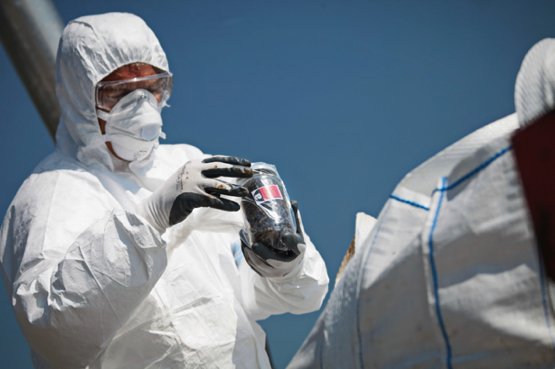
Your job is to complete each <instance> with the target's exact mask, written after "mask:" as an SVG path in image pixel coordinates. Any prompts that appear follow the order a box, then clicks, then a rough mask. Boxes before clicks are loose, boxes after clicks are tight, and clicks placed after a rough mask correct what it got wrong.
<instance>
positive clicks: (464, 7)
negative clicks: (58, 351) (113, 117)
mask: <svg viewBox="0 0 555 369" xmlns="http://www.w3.org/2000/svg"><path fill="white" fill-rule="evenodd" d="M54 3H55V5H56V6H57V7H58V10H59V12H60V14H61V17H62V19H63V20H64V22H67V21H68V20H70V19H73V18H76V17H78V16H81V15H85V14H92V13H101V12H107V11H129V12H133V13H136V14H138V15H140V16H142V17H143V18H144V19H145V20H146V21H147V23H148V24H149V25H150V26H151V28H152V29H153V30H154V31H155V32H156V33H157V35H158V37H159V39H160V40H161V42H162V45H163V46H164V48H165V50H166V53H167V55H168V58H169V61H170V68H171V70H172V72H173V73H174V76H175V80H174V94H173V97H172V99H171V100H170V104H171V105H172V107H171V108H170V109H167V110H166V111H165V113H164V122H165V131H166V133H167V134H168V140H167V142H169V143H176V142H186V143H191V144H193V145H196V146H198V147H200V148H201V149H202V150H203V151H205V152H208V153H214V154H232V155H239V156H243V157H246V158H249V159H251V160H253V161H266V162H272V163H274V164H276V165H277V167H278V169H279V170H280V172H281V175H282V177H283V178H284V180H285V182H286V184H287V186H288V190H289V194H290V195H291V197H292V198H295V199H297V200H298V201H299V204H300V208H301V211H302V214H303V218H304V223H305V227H306V229H307V232H308V233H309V234H310V235H311V238H312V240H313V241H314V243H315V244H316V246H317V247H318V249H319V250H320V252H321V254H322V256H323V257H324V259H325V261H326V263H327V266H328V271H329V274H330V277H331V279H332V281H331V284H330V286H333V280H334V279H335V273H336V271H337V268H338V266H339V264H340V262H341V259H342V256H343V254H344V252H345V250H346V248H347V246H348V244H349V242H350V240H351V238H352V236H353V231H354V219H355V214H356V212H357V211H365V212H367V213H369V214H372V215H377V214H378V213H379V211H380V208H381V207H382V205H383V203H384V202H385V200H386V198H387V196H388V194H389V193H390V191H391V190H392V189H393V187H394V186H395V184H396V183H397V181H398V180H399V179H400V178H401V177H402V176H403V175H404V174H405V173H406V172H407V171H408V170H410V169H411V168H413V167H414V166H415V165H417V164H418V163H420V162H422V161H423V160H425V159H426V158H427V157H429V156H430V155H432V154H433V153H435V152H437V151H438V150H439V149H441V148H442V147H444V146H446V145H448V144H449V143H451V142H453V141H455V140H457V139H459V138H461V137H462V136H464V135H465V134H467V133H470V132H471V131H473V130H474V129H476V128H478V127H480V126H482V125H484V124H485V123H488V122H490V121H492V120H494V119H497V118H499V117H502V116H504V115H507V114H510V113H512V112H513V110H514V107H513V86H514V81H515V76H516V73H517V71H518V68H519V66H520V62H521V60H522V58H523V56H524V54H525V53H526V51H527V50H528V49H529V48H530V47H531V46H532V45H533V44H534V43H535V42H536V41H538V40H539V39H541V38H544V37H549V36H554V37H555V21H554V19H555V2H553V1H524V0H521V1H509V0H499V1H497V0H496V1H492V0H466V1H452V0H442V1H439V0H438V1H425V0H420V1H419V0H416V1H415V0H405V1H399V0H391V1H385V0H366V1H352V0H335V1H326V0H321V1H311V0H302V1H299V0H287V1H279V2H278V1H274V2H270V1H261V0H242V1H238V0H237V1H230V0H218V1H216V0H188V1H173V2H170V1H166V2H160V1H153V0H142V1H137V0H126V1H123V0H110V1H107V0H98V1H87V2H85V1H79V2H78V1H69V0H66V1H61V0H57V1H54ZM161 4H163V5H161ZM0 80H1V81H2V87H1V88H0V101H1V102H0V117H1V118H0V121H1V124H0V133H1V135H0V137H2V139H3V142H2V145H0V157H1V158H2V159H0V165H1V169H2V173H3V174H2V176H1V178H2V180H1V181H0V193H1V194H2V196H1V197H0V210H1V212H2V213H4V212H5V211H6V209H7V207H8V205H9V203H10V201H11V199H12V198H13V196H14V195H15V193H16V191H17V188H18V187H19V185H20V184H21V182H22V181H23V180H24V179H25V177H26V176H27V175H28V174H29V173H30V172H31V170H32V169H33V167H34V166H35V165H36V164H37V163H38V162H39V161H40V160H41V159H42V158H43V157H44V156H46V155H47V154H48V153H49V152H50V151H51V150H52V149H53V144H52V142H51V140H50V138H49V136H48V134H47V131H46V129H45V128H44V127H43V125H42V123H41V121H40V118H39V116H38V114H37V112H36V110H35V109H34V107H33V105H32V103H31V101H30V99H29V97H28V95H27V93H26V91H25V90H24V88H23V86H22V84H21V82H20V81H19V79H18V77H17V75H16V73H15V71H14V69H13V67H12V65H11V62H10V60H9V59H8V57H7V55H6V54H5V52H4V50H3V49H1V50H0ZM0 292H1V293H2V294H3V295H4V297H3V298H0V316H1V317H2V322H3V326H2V329H1V330H0V356H1V357H2V358H3V359H2V364H1V365H0V366H1V367H3V368H22V369H28V368H31V363H30V359H29V357H28V354H27V352H28V349H27V347H26V344H25V341H24V339H23V337H22V335H21V333H20V331H19V328H18V327H17V325H16V323H15V318H14V316H13V312H12V311H11V308H10V305H9V300H8V298H7V297H6V296H5V293H4V292H3V291H0ZM316 317H317V314H316V313H314V314H309V315H305V316H293V315H285V316H279V317H273V318H270V319H269V320H268V321H266V322H264V323H263V326H264V327H265V328H266V330H267V332H268V335H269V340H270V346H271V350H272V353H273V355H274V361H275V363H276V367H277V368H283V367H285V365H286V364H287V363H288V362H289V360H290V358H291V357H292V355H293V354H294V352H295V351H296V349H297V348H298V347H299V346H300V344H301V342H302V341H303V339H304V337H305V336H306V335H307V333H308V331H309V330H310V327H311V326H312V324H313V323H314V320H315V319H316ZM84 334H86V332H84Z"/></svg>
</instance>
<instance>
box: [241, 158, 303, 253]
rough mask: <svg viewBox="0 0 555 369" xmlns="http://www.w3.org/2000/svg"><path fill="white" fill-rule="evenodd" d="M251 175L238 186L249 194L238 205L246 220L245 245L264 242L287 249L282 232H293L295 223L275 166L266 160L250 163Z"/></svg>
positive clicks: (279, 248) (287, 197)
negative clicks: (265, 161)
mask: <svg viewBox="0 0 555 369" xmlns="http://www.w3.org/2000/svg"><path fill="white" fill-rule="evenodd" d="M252 169H253V172H254V174H253V176H252V177H251V178H248V179H245V180H244V182H241V183H240V185H241V186H243V187H245V188H246V189H247V190H248V191H249V194H248V195H247V196H246V197H244V198H243V200H242V201H241V205H242V208H243V215H244V219H245V231H246V232H242V236H243V237H246V238H247V239H246V240H244V241H245V242H246V243H247V245H253V244H254V243H257V242H259V243H263V244H265V245H271V246H272V247H273V248H276V249H278V250H282V251H287V250H288V247H287V246H286V245H285V244H284V243H283V242H282V240H281V237H280V236H281V235H282V234H284V233H285V232H286V233H293V234H294V233H296V229H297V224H296V221H295V217H294V215H293V210H292V208H291V202H290V201H289V196H288V195H287V191H286V189H285V186H284V184H283V181H282V180H281V178H280V176H279V174H278V172H277V169H276V167H275V166H273V165H271V164H266V163H261V162H259V163H253V164H252Z"/></svg>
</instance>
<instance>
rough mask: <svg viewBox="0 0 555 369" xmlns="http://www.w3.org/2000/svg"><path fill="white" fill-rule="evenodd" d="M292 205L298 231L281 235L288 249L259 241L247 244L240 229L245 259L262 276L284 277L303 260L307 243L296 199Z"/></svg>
mask: <svg viewBox="0 0 555 369" xmlns="http://www.w3.org/2000/svg"><path fill="white" fill-rule="evenodd" d="M291 207H292V208H293V213H294V214H295V220H296V223H297V233H291V232H283V233H282V234H281V235H280V242H281V244H282V245H286V246H287V251H283V250H282V249H277V248H276V247H274V245H266V244H263V243H259V242H256V243H254V244H253V245H251V246H249V245H247V244H246V241H245V240H247V237H245V235H244V231H243V230H241V231H240V235H241V237H240V238H241V249H242V251H243V255H244V256H245V260H246V261H247V263H248V264H249V265H250V266H251V268H252V269H254V271H255V272H257V273H258V274H260V275H261V276H262V277H270V278H273V277H283V276H285V275H287V274H289V273H290V272H291V271H292V270H293V269H294V268H295V267H296V266H297V265H299V263H301V261H302V255H303V254H304V250H305V249H306V245H305V243H304V237H303V233H302V229H301V221H300V217H299V207H298V204H297V202H296V201H291Z"/></svg>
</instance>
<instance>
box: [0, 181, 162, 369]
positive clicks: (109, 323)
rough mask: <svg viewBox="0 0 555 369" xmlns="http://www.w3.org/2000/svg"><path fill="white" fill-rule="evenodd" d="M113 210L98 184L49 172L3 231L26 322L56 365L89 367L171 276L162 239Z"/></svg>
mask: <svg viewBox="0 0 555 369" xmlns="http://www.w3.org/2000/svg"><path fill="white" fill-rule="evenodd" d="M77 177H79V176H77ZM114 203H115V202H114V201H113V199H112V198H111V197H110V196H109V195H107V194H106V192H105V190H104V189H103V188H102V187H101V186H100V185H99V184H98V183H97V182H95V181H94V179H90V178H87V177H86V176H85V178H75V176H73V175H64V174H59V173H56V172H53V173H41V174H39V175H34V176H32V177H30V178H29V179H28V180H27V181H26V183H24V185H23V186H22V188H21V189H20V191H19V193H18V195H17V196H16V198H15V199H14V202H13V203H12V205H11V206H10V208H9V210H8V213H7V215H6V218H5V220H4V223H3V225H2V230H1V244H0V246H1V247H0V248H1V250H0V251H1V255H2V260H1V261H2V267H3V271H4V277H5V281H6V282H7V287H8V291H10V292H11V296H12V304H13V306H14V309H15V312H16V315H17V318H18V320H19V322H20V324H21V327H22V329H23V332H24V335H25V337H26V338H27V340H28V341H29V343H30V345H31V347H32V349H33V351H35V352H37V353H38V354H39V355H40V356H42V357H43V358H45V359H46V360H47V361H48V362H49V363H50V365H51V366H53V367H56V368H81V367H85V366H87V364H88V363H90V362H91V360H93V359H94V358H95V357H96V356H98V355H99V354H100V353H101V352H102V350H103V349H104V347H105V346H106V345H107V344H108V343H109V341H110V340H111V338H112V337H113V336H114V334H115V332H116V331H117V329H118V328H120V327H121V326H122V325H123V323H124V322H125V321H126V320H127V319H128V318H129V317H130V315H131V314H132V313H133V311H134V310H135V308H137V307H138V306H139V304H140V303H141V302H142V301H143V300H144V299H145V297H146V296H147V295H148V294H149V293H150V291H151V289H152V287H153V286H154V284H155V283H156V281H157V280H158V279H159V277H160V275H161V274H162V272H163V270H164V268H165V265H166V251H165V247H164V244H163V241H162V240H161V238H160V235H159V234H158V233H157V232H156V231H155V230H154V229H153V228H152V227H151V226H150V225H147V224H145V223H144V222H143V221H142V220H141V219H140V218H138V217H137V216H135V215H133V214H131V213H129V212H126V211H124V210H122V209H121V208H120V209H119V210H118V209H117V207H114Z"/></svg>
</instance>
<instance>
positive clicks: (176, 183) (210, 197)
mask: <svg viewBox="0 0 555 369" xmlns="http://www.w3.org/2000/svg"><path fill="white" fill-rule="evenodd" d="M250 165H251V163H250V162H249V161H248V160H245V159H241V158H237V157H231V156H212V157H209V158H206V159H204V160H202V161H201V160H191V161H189V162H187V163H186V164H185V165H184V166H183V167H181V168H180V169H179V170H178V171H177V172H175V173H174V174H173V175H172V176H171V177H170V178H169V179H168V180H167V181H166V183H164V184H163V185H162V186H161V187H160V188H158V189H157V190H156V191H154V193H152V195H151V196H150V197H149V198H147V199H146V200H145V201H144V202H143V203H142V204H141V206H140V207H139V212H140V213H141V215H142V216H143V217H144V218H145V219H147V220H148V221H149V222H150V224H152V225H153V226H154V227H155V228H156V229H158V231H160V232H164V231H165V230H166V228H168V227H169V226H172V225H174V224H177V223H179V222H182V221H183V220H184V219H185V218H187V216H188V215H189V214H191V212H192V211H193V210H194V209H195V208H200V207H210V208H215V209H220V210H225V211H237V210H239V209H240V206H239V204H238V203H236V202H234V201H231V200H228V199H223V198H221V197H220V196H221V195H227V196H237V197H243V196H246V195H247V193H248V192H247V190H246V189H245V188H243V187H239V186H236V185H231V184H229V183H226V182H224V181H222V180H219V179H217V178H219V177H231V178H248V177H250V176H252V169H251V168H250Z"/></svg>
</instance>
